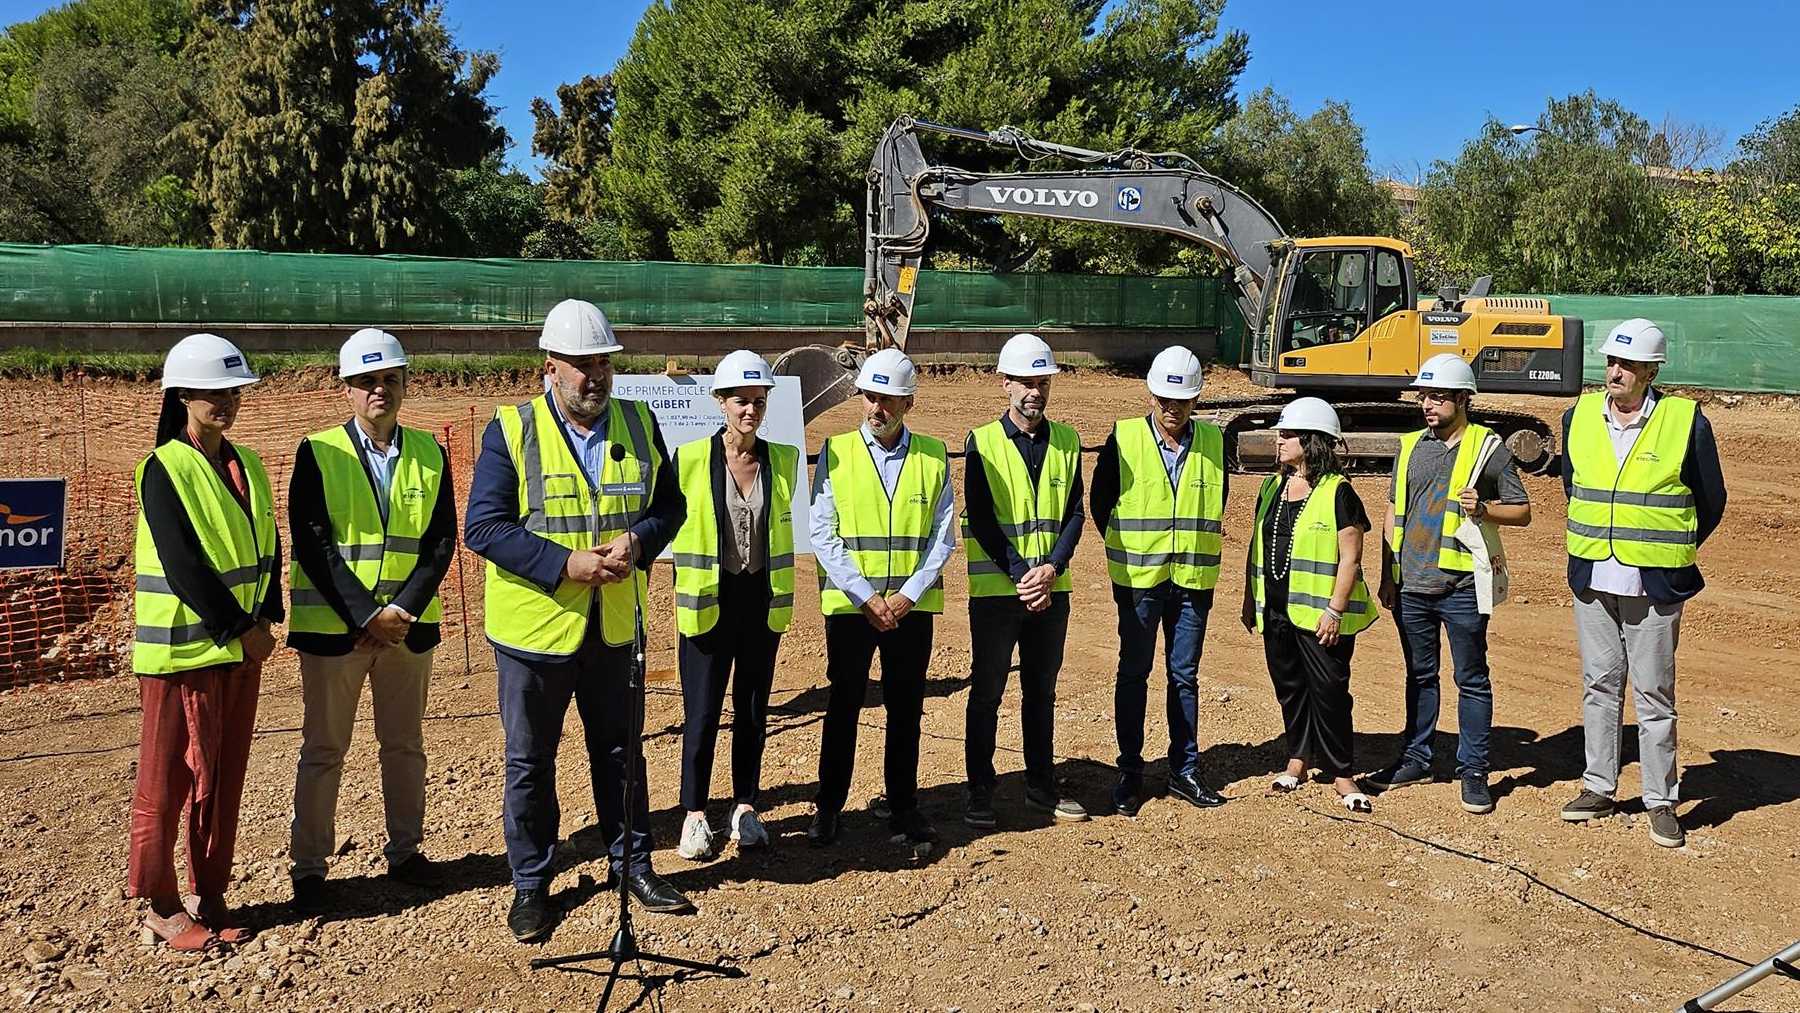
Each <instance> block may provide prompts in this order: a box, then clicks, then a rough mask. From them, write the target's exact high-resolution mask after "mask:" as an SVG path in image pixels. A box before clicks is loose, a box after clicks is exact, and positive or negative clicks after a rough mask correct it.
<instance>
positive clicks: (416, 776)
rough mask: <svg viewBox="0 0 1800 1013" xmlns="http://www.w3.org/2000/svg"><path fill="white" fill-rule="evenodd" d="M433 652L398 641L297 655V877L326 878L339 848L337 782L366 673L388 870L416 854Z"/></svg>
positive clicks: (293, 853)
mask: <svg viewBox="0 0 1800 1013" xmlns="http://www.w3.org/2000/svg"><path fill="white" fill-rule="evenodd" d="M435 650H436V648H433V649H432V650H429V651H426V652H425V653H423V654H414V653H413V652H411V651H409V650H407V649H406V647H405V645H403V644H402V645H396V646H394V647H389V648H386V649H384V650H380V651H366V650H356V651H351V652H350V653H349V654H346V655H343V656H341V657H334V658H327V657H320V656H318V655H313V654H307V653H304V652H302V653H301V654H300V683H301V690H302V698H303V699H304V701H305V705H306V717H305V720H304V721H303V723H302V728H301V739H300V769H299V771H298V772H297V773H296V775H295V777H294V818H293V825H292V836H291V838H290V842H289V847H288V854H289V856H290V858H291V860H292V866H291V868H290V874H291V875H292V876H293V877H294V878H295V879H300V878H301V877H304V876H323V875H325V859H326V858H328V857H329V856H330V855H331V854H332V853H333V852H334V851H336V850H337V801H338V784H339V782H340V781H341V780H342V779H343V774H344V754H345V753H346V752H348V751H349V749H350V733H351V730H352V729H353V728H354V727H355V725H356V705H357V701H358V700H359V699H360V698H361V697H362V687H363V680H364V679H365V678H366V679H367V680H368V682H369V690H370V694H371V696H372V697H373V698H374V700H373V702H374V705H375V740H376V741H377V742H378V743H380V745H381V754H380V759H381V801H382V805H383V807H384V808H385V810H386V815H387V838H388V839H387V847H385V848H384V849H382V854H383V855H385V856H386V858H387V862H388V868H390V869H391V868H393V867H394V866H396V865H398V864H400V863H401V862H404V861H405V860H406V859H408V858H410V857H412V856H413V855H415V854H417V853H418V851H419V842H420V841H421V840H422V839H423V838H424V835H425V730H424V725H423V721H424V717H425V696H426V688H427V687H428V686H429V685H430V682H431V656H432V653H433V652H434V651H435Z"/></svg>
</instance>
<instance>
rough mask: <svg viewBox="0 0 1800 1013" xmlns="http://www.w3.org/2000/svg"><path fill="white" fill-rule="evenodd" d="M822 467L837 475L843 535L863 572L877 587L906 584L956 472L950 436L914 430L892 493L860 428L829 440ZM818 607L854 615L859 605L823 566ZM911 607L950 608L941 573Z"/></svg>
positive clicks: (834, 491)
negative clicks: (947, 445) (945, 438)
mask: <svg viewBox="0 0 1800 1013" xmlns="http://www.w3.org/2000/svg"><path fill="white" fill-rule="evenodd" d="M819 467H821V468H824V469H825V474H826V477H827V478H829V479H830V481H831V497H832V500H833V502H834V503H835V504H836V506H837V531H838V536H839V537H840V538H842V539H843V540H844V548H846V549H848V550H849V552H850V560H851V562H853V563H855V564H856V570H857V572H858V573H860V574H862V576H863V578H864V579H865V580H867V581H868V582H869V583H870V584H873V585H874V587H875V592H876V593H877V594H892V593H894V592H895V591H898V590H900V588H901V587H903V586H904V585H905V584H906V581H907V579H908V578H910V577H911V576H912V575H913V573H914V571H916V570H918V568H919V563H920V561H921V560H923V559H924V558H925V547H926V545H928V544H929V543H930V541H931V522H932V520H933V518H934V517H935V515H936V512H937V503H938V499H939V497H940V496H942V494H943V491H944V483H945V482H946V481H948V480H949V476H950V458H949V454H948V453H946V452H945V450H944V441H942V440H939V439H935V438H933V437H930V436H923V435H920V434H919V433H913V434H912V437H911V442H910V443H909V444H908V446H907V450H906V458H905V460H903V461H902V462H901V465H900V479H899V481H898V482H896V483H895V484H894V496H893V499H892V500H891V501H890V500H889V498H888V494H887V487H886V486H884V485H882V483H881V472H880V471H878V470H876V468H875V459H874V457H872V456H871V455H870V451H869V448H868V445H867V444H865V443H864V442H863V435H862V431H861V430H852V431H851V432H848V433H839V434H838V435H836V436H833V437H832V438H830V439H829V440H826V441H825V448H824V450H823V451H821V453H820V456H819ZM819 608H820V610H821V611H823V612H824V613H825V614H826V615H828V616H835V615H854V614H856V613H857V612H858V611H859V610H858V609H857V607H856V605H855V603H854V602H852V601H851V600H850V596H849V595H847V594H845V593H844V592H843V591H841V590H839V589H838V588H837V587H835V586H833V585H832V583H831V580H830V578H829V577H827V576H826V575H825V568H824V567H820V568H819ZM913 610H914V611H915V612H942V611H943V610H944V577H943V574H941V573H940V574H939V575H938V579H937V580H936V581H934V582H933V583H932V585H931V587H930V588H928V589H926V591H925V594H924V595H923V596H922V597H921V598H920V599H919V601H918V602H916V603H915V604H914V605H913Z"/></svg>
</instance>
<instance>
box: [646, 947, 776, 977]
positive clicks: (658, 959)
mask: <svg viewBox="0 0 1800 1013" xmlns="http://www.w3.org/2000/svg"><path fill="white" fill-rule="evenodd" d="M636 959H638V960H648V961H650V962H651V963H653V964H667V965H669V966H670V967H681V968H686V969H687V970H689V971H708V972H711V973H713V974H717V975H720V976H722V977H726V978H747V977H749V976H750V972H749V971H746V970H744V969H743V968H741V967H733V966H732V965H730V964H708V963H705V962H704V961H699V960H688V959H686V958H683V957H668V956H664V955H663V954H660V953H643V952H639V953H638V954H636Z"/></svg>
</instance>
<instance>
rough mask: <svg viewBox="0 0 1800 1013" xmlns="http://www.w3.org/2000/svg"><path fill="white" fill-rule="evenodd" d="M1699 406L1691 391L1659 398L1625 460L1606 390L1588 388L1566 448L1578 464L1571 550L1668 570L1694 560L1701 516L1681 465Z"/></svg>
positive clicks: (1585, 555)
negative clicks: (1616, 443)
mask: <svg viewBox="0 0 1800 1013" xmlns="http://www.w3.org/2000/svg"><path fill="white" fill-rule="evenodd" d="M1698 410H1699V405H1697V404H1695V403H1694V402H1693V401H1691V400H1689V399H1687V398H1684V397H1670V396H1667V395H1664V396H1662V397H1659V398H1658V399H1657V401H1656V406H1655V407H1654V408H1653V409H1652V410H1651V412H1650V418H1649V419H1648V420H1647V421H1646V422H1645V423H1644V429H1643V431H1642V432H1640V433H1638V437H1637V442H1635V443H1633V444H1632V446H1631V453H1629V454H1627V455H1626V456H1625V463H1624V464H1623V465H1621V464H1620V463H1619V455H1618V454H1617V453H1616V452H1615V451H1614V450H1613V442H1612V434H1611V432H1609V431H1608V429H1607V424H1606V418H1605V412H1606V394H1605V393H1604V392H1601V391H1595V392H1593V393H1591V394H1583V395H1582V396H1581V400H1579V401H1577V402H1575V416H1574V418H1573V419H1571V420H1570V422H1569V445H1568V447H1566V448H1565V449H1564V453H1566V454H1568V455H1569V461H1570V463H1571V464H1573V465H1574V470H1575V477H1574V482H1573V486H1574V488H1573V490H1572V491H1571V494H1570V496H1569V523H1568V537H1567V541H1568V546H1569V555H1571V556H1576V557H1579V558H1581V559H1595V560H1599V559H1606V558H1608V557H1612V558H1616V559H1618V561H1619V562H1621V563H1624V564H1625V565H1627V566H1654V567H1660V568H1664V569H1674V568H1678V567H1683V566H1692V565H1693V564H1694V561H1695V560H1696V559H1697V558H1699V551H1700V515H1699V513H1698V512H1697V511H1696V510H1695V508H1694V491H1693V490H1692V489H1689V488H1688V487H1687V483H1685V482H1683V481H1682V480H1681V466H1682V463H1683V462H1684V461H1685V460H1686V459H1687V448H1688V440H1689V438H1690V437H1691V436H1692V435H1693V431H1694V415H1695V413H1696V412H1697V411H1698Z"/></svg>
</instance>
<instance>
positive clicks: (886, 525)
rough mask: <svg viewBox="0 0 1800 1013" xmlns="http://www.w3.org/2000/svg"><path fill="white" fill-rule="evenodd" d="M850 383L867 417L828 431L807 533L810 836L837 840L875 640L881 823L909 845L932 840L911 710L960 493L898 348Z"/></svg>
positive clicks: (820, 843) (915, 712)
mask: <svg viewBox="0 0 1800 1013" xmlns="http://www.w3.org/2000/svg"><path fill="white" fill-rule="evenodd" d="M857 387H858V389H859V390H860V391H861V392H862V404H863V416H864V421H863V424H862V426H860V427H859V428H858V429H856V430H854V431H852V432H848V433H841V434H839V435H837V436H834V437H832V438H831V439H829V440H827V441H826V443H825V447H824V449H823V450H821V451H820V454H819V463H818V468H817V471H816V472H815V475H814V483H813V497H812V514H811V521H812V543H813V552H814V556H815V558H816V559H817V560H818V564H819V572H820V581H819V604H820V608H821V609H822V610H823V611H824V613H825V652H826V669H825V674H826V679H827V680H828V681H829V682H830V684H831V697H830V702H829V704H828V705H827V707H826V712H825V726H824V733H823V738H822V741H821V744H820V753H819V797H818V811H817V813H816V815H815V816H814V818H813V824H812V827H811V829H809V830H808V831H807V838H808V840H809V841H810V843H812V844H813V845H814V846H817V847H824V846H826V845H829V844H831V843H832V842H834V841H835V840H836V839H837V834H838V818H839V813H840V812H841V811H842V810H843V807H844V802H845V800H846V799H847V798H848V795H849V790H850V774H851V771H852V768H853V767H854V764H855V760H856V731H857V720H858V714H859V712H860V711H861V709H862V701H863V694H864V692H865V691H866V690H867V688H868V682H869V666H870V664H871V662H873V661H874V658H875V654H876V652H877V651H879V652H880V654H881V682H882V701H883V704H884V706H885V707H886V709H887V744H886V762H885V775H886V784H887V805H888V808H889V815H888V826H889V829H890V831H892V834H893V840H894V841H895V843H900V844H905V845H907V846H909V847H911V848H913V849H915V851H916V850H922V849H929V847H930V846H931V844H932V842H934V841H936V840H937V832H936V830H935V829H933V828H932V826H931V823H930V821H929V820H927V819H926V818H925V816H924V815H923V814H922V813H921V812H920V811H919V807H918V780H919V776H918V775H919V720H920V718H921V716H922V715H923V714H924V708H925V671H926V667H927V666H928V665H929V663H930V660H931V636H932V619H933V616H934V615H935V614H936V613H939V612H942V611H943V601H944V582H943V576H942V573H943V568H944V564H945V563H946V562H948V561H949V559H950V554H951V553H952V552H953V551H954V550H955V548H956V527H955V511H956V504H955V501H954V494H953V492H952V490H951V483H950V473H949V466H948V455H947V454H946V452H945V448H944V444H943V441H941V440H938V439H935V438H933V437H930V436H926V435H924V434H922V433H914V432H912V431H911V430H909V429H907V428H906V425H905V422H904V419H905V417H906V413H907V412H908V411H910V410H911V409H912V406H913V396H914V393H915V391H916V390H917V373H916V371H915V370H914V368H913V364H912V362H911V361H910V360H909V359H907V358H906V356H905V355H904V354H902V353H901V352H900V351H899V350H897V349H884V350H883V351H880V352H877V353H875V354H874V355H872V356H870V357H869V358H868V360H867V361H866V362H865V363H864V364H863V367H862V370H861V372H860V374H859V375H858V377H857Z"/></svg>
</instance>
